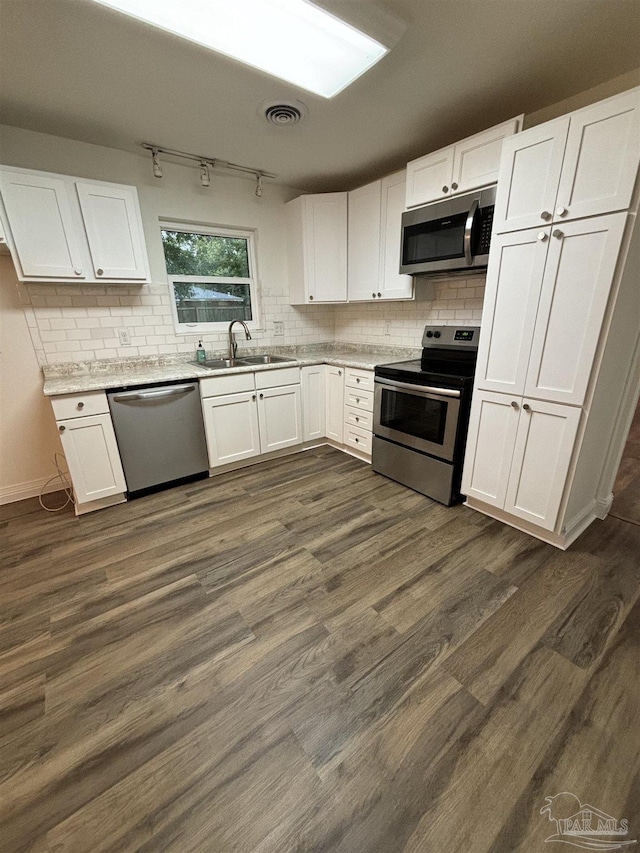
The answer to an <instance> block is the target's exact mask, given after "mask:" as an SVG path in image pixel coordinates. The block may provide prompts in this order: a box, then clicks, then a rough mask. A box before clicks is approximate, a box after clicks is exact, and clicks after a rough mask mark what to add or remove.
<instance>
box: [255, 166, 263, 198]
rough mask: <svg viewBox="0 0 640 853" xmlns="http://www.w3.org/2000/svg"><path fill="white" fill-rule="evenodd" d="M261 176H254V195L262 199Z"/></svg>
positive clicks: (258, 174)
mask: <svg viewBox="0 0 640 853" xmlns="http://www.w3.org/2000/svg"><path fill="white" fill-rule="evenodd" d="M262 192H263V189H262V175H261V174H260V173H259V172H258V173H257V174H256V195H257V196H258V198H262Z"/></svg>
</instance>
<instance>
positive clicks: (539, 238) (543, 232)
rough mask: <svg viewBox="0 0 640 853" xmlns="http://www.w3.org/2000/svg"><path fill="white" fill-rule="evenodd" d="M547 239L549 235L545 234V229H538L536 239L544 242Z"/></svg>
mask: <svg viewBox="0 0 640 853" xmlns="http://www.w3.org/2000/svg"><path fill="white" fill-rule="evenodd" d="M548 239H549V235H548V234H547V232H546V231H540V232H539V234H538V240H540V242H541V243H544V242H545V241H546V240H548Z"/></svg>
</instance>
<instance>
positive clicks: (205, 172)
mask: <svg viewBox="0 0 640 853" xmlns="http://www.w3.org/2000/svg"><path fill="white" fill-rule="evenodd" d="M200 183H201V184H202V186H203V187H208V186H209V184H210V183H211V179H210V178H209V164H208V163H207V162H206V161H205V160H203V161H202V162H201V163H200Z"/></svg>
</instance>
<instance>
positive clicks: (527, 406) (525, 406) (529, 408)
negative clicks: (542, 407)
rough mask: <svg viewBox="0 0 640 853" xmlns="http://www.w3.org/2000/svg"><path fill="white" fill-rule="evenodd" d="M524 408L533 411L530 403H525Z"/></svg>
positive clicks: (526, 410)
mask: <svg viewBox="0 0 640 853" xmlns="http://www.w3.org/2000/svg"><path fill="white" fill-rule="evenodd" d="M522 408H523V409H524V410H525V412H530V411H531V406H530V405H529V404H528V403H525V404H524V405H523V407H522Z"/></svg>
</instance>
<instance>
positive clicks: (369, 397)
mask: <svg viewBox="0 0 640 853" xmlns="http://www.w3.org/2000/svg"><path fill="white" fill-rule="evenodd" d="M344 404H345V406H351V408H354V409H363V410H364V411H365V412H372V411H373V391H356V390H354V389H353V388H345V394H344Z"/></svg>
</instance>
